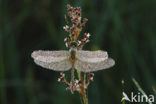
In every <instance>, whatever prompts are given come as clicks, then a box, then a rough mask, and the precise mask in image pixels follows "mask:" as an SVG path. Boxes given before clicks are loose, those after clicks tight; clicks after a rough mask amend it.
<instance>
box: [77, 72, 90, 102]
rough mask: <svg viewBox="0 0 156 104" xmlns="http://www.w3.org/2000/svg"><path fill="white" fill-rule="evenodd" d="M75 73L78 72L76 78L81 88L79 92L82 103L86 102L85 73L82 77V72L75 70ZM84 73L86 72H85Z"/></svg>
mask: <svg viewBox="0 0 156 104" xmlns="http://www.w3.org/2000/svg"><path fill="white" fill-rule="evenodd" d="M77 74H78V78H79V80H81V83H82V85H81V87H80V88H81V89H80V94H81V96H82V99H83V103H84V104H88V98H87V95H86V89H85V83H86V82H85V80H84V79H85V75H84V78H83V77H82V73H81V72H80V71H77ZM85 74H86V73H85Z"/></svg>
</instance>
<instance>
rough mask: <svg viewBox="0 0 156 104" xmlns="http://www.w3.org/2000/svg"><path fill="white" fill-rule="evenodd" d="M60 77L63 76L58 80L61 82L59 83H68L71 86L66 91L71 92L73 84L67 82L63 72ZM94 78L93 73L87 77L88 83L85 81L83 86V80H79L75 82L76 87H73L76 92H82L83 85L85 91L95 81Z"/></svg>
mask: <svg viewBox="0 0 156 104" xmlns="http://www.w3.org/2000/svg"><path fill="white" fill-rule="evenodd" d="M84 74H86V73H84ZM60 75H61V77H60V78H58V81H59V82H64V83H66V84H67V85H69V86H68V87H67V88H66V90H71V87H72V83H69V82H68V81H67V80H66V78H65V74H64V73H63V72H60ZM93 77H94V74H93V73H89V74H88V77H87V82H85V80H84V82H83V84H82V80H77V79H75V81H74V86H73V90H74V91H78V92H80V91H81V87H82V85H83V86H84V88H85V89H87V87H88V85H89V84H90V83H91V82H92V81H93Z"/></svg>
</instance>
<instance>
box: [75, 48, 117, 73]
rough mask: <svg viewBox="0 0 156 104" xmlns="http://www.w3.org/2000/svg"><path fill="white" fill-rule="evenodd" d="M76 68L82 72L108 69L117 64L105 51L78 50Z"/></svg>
mask: <svg viewBox="0 0 156 104" xmlns="http://www.w3.org/2000/svg"><path fill="white" fill-rule="evenodd" d="M77 58H78V59H77V61H76V62H75V68H76V69H77V70H79V71H82V72H93V71H98V70H102V69H107V68H109V67H112V66H113V65H114V64H115V61H114V60H113V59H111V58H108V54H107V52H105V51H78V53H77Z"/></svg>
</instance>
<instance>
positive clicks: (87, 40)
mask: <svg viewBox="0 0 156 104" xmlns="http://www.w3.org/2000/svg"><path fill="white" fill-rule="evenodd" d="M89 37H90V34H89V33H84V35H83V39H81V41H78V47H79V48H81V47H82V46H83V45H84V44H86V43H88V42H89Z"/></svg>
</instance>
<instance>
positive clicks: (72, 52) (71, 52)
mask: <svg viewBox="0 0 156 104" xmlns="http://www.w3.org/2000/svg"><path fill="white" fill-rule="evenodd" d="M76 51H77V49H76V48H73V47H72V48H70V50H69V52H70V58H71V61H74V60H75V58H76Z"/></svg>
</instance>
